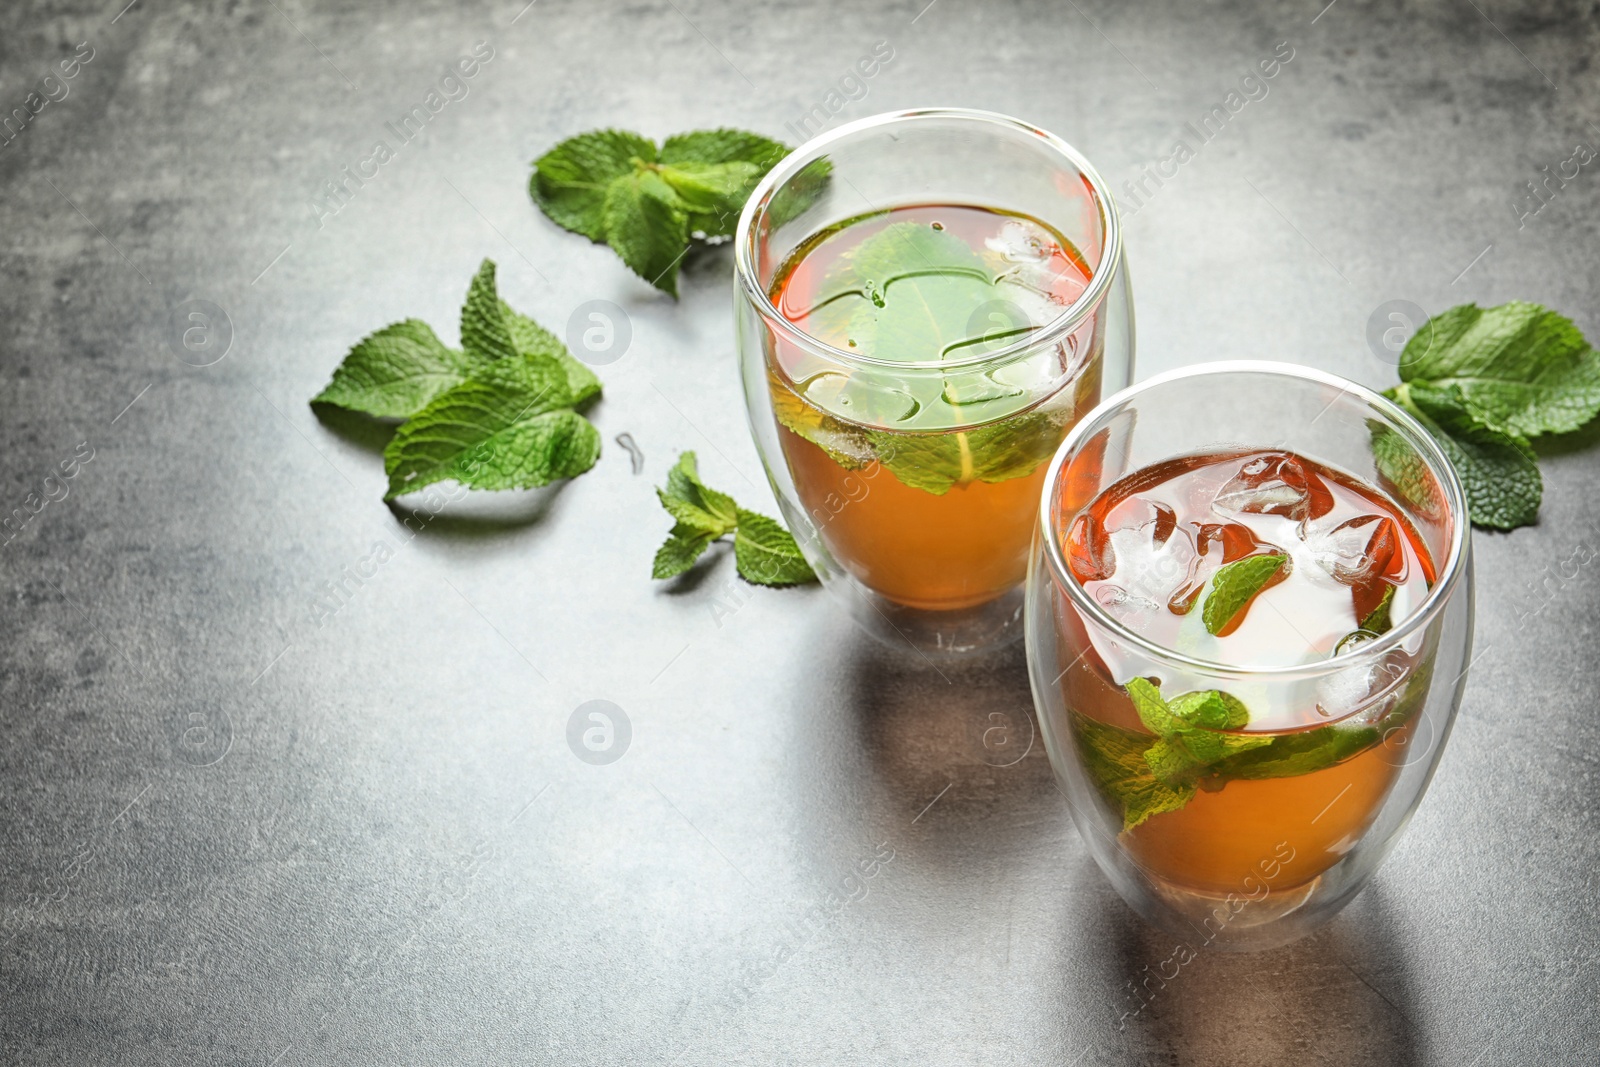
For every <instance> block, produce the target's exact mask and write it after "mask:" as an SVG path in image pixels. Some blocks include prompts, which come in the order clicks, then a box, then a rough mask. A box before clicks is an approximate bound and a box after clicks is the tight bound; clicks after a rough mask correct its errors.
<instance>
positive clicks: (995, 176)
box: [735, 110, 1133, 654]
mask: <svg viewBox="0 0 1600 1067" xmlns="http://www.w3.org/2000/svg"><path fill="white" fill-rule="evenodd" d="M1120 232H1121V231H1120V228H1119V225H1118V221H1117V214H1116V209H1115V207H1114V205H1113V203H1112V200H1111V197H1110V195H1109V193H1108V191H1107V190H1106V188H1105V186H1104V183H1103V182H1102V181H1101V179H1100V178H1099V176H1098V175H1096V174H1095V172H1094V170H1093V168H1091V167H1090V166H1089V164H1088V163H1087V162H1086V161H1085V160H1084V159H1083V158H1082V157H1081V156H1080V155H1079V154H1078V153H1077V152H1075V151H1074V150H1073V149H1072V148H1071V147H1070V146H1068V145H1067V144H1066V143H1065V142H1063V141H1061V140H1060V139H1059V138H1056V137H1054V136H1052V135H1050V134H1048V133H1045V132H1044V131H1043V130H1040V129H1037V128H1035V127H1033V126H1029V125H1027V124H1026V123H1022V122H1018V121H1017V120H1015V119H1010V118H1006V117H1004V116H1001V115H994V114H990V113H987V112H979V111H964V110H921V111H906V112H898V113H894V114H888V115H880V116H877V117H875V118H869V119H864V120H862V121H860V122H855V123H851V124H849V125H846V126H842V127H840V128H839V129H837V130H833V131H831V132H829V133H827V134H824V135H823V136H821V137H818V138H817V139H815V140H813V141H811V142H809V143H807V144H805V145H803V146H801V147H800V148H799V149H797V150H796V151H795V152H794V153H793V154H791V155H790V156H789V157H788V158H786V159H785V160H783V161H782V162H781V163H779V164H778V165H777V166H776V167H775V168H773V170H772V171H771V172H770V173H769V174H768V175H767V177H766V179H765V180H764V181H763V182H762V183H761V185H760V186H759V187H758V188H757V189H756V191H755V192H754V193H753V194H752V195H751V197H750V199H749V201H748V203H747V204H746V207H745V210H744V215H743V217H742V218H741V220H740V223H739V228H738V231H737V233H736V236H735V242H736V248H735V261H736V270H737V273H738V280H737V283H736V318H737V328H738V345H739V355H740V360H741V364H742V369H743V375H744V385H745V397H746V401H747V404H748V408H749V413H750V422H751V427H752V430H753V431H754V435H755V441H756V445H757V448H758V449H759V450H760V452H761V456H762V460H763V462H764V463H765V465H766V469H767V473H768V476H769V477H770V479H771V481H772V484H773V487H774V489H775V490H776V492H777V495H778V499H779V503H780V506H781V507H782V509H783V513H784V517H785V519H787V521H788V524H789V527H790V529H791V530H793V531H794V533H795V535H796V537H797V539H798V540H799V542H800V544H801V546H802V548H803V549H804V550H805V551H806V554H807V556H808V558H810V560H811V562H812V564H813V566H814V567H815V568H816V570H817V572H818V574H820V575H821V577H822V580H823V582H824V584H825V585H827V586H828V588H829V589H830V590H832V591H833V592H835V593H836V594H838V595H839V596H840V597H841V598H842V599H843V600H844V602H845V603H846V604H847V606H848V607H849V609H850V610H851V612H852V614H853V615H854V616H855V617H856V618H857V619H858V620H859V621H860V622H861V623H862V624H863V625H864V626H865V627H866V628H867V629H868V630H869V631H870V632H872V633H874V634H876V635H878V636H880V637H883V638H884V639H886V640H888V641H889V642H890V643H895V644H904V643H909V644H910V645H912V646H913V647H915V648H917V649H919V650H921V651H922V652H924V654H930V653H966V652H972V651H977V650H981V649H984V648H988V647H992V646H994V645H996V644H1000V643H1003V642H1005V641H1007V640H1009V639H1011V638H1014V637H1017V636H1019V635H1020V634H1021V631H1022V626H1021V614H1022V585H1023V579H1024V578H1025V576H1026V573H1027V563H1028V545H1029V543H1030V540H1031V538H1032V532H1033V524H1034V513H1035V510H1036V506H1037V502H1038V498H1039V491H1040V488H1041V486H1042V484H1043V479H1044V474H1045V467H1046V466H1047V464H1048V462H1049V459H1050V457H1051V456H1052V455H1053V454H1054V453H1055V450H1056V448H1057V446H1058V445H1059V444H1060V443H1061V440H1062V438H1063V437H1064V436H1065V435H1066V432H1067V430H1068V429H1069V428H1070V427H1071V426H1072V425H1073V423H1075V422H1076V421H1077V420H1078V419H1079V418H1081V417H1082V416H1083V415H1084V414H1085V413H1087V412H1088V411H1089V410H1090V409H1091V408H1093V407H1094V405H1095V404H1096V403H1098V402H1099V400H1100V397H1101V395H1102V391H1115V390H1116V389H1118V388H1121V387H1122V386H1123V385H1125V384H1126V383H1127V381H1128V380H1129V377H1130V375H1131V368H1132V358H1133V321H1132V310H1131V304H1130V300H1129V295H1128V283H1127V272H1126V270H1125V269H1124V267H1123V262H1122V244H1121V236H1120Z"/></svg>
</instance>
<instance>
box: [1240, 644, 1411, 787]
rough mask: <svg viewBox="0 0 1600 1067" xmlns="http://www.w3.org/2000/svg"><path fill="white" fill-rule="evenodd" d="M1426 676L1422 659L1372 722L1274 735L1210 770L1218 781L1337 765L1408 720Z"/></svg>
mask: <svg viewBox="0 0 1600 1067" xmlns="http://www.w3.org/2000/svg"><path fill="white" fill-rule="evenodd" d="M1432 679H1433V664H1432V661H1427V662H1424V663H1423V664H1422V665H1421V666H1420V667H1418V668H1417V669H1416V670H1415V671H1414V672H1413V673H1412V675H1411V678H1410V680H1408V681H1407V682H1406V686H1405V689H1404V690H1403V691H1402V692H1401V694H1400V696H1399V699H1397V700H1396V701H1395V702H1394V706H1393V707H1391V708H1390V709H1389V710H1388V711H1387V712H1386V713H1385V714H1384V715H1383V716H1382V718H1380V719H1379V720H1378V721H1377V722H1376V723H1360V722H1345V723H1330V724H1329V725H1327V726H1321V727H1318V728H1317V729H1315V730H1305V731H1302V732H1299V733H1292V734H1279V735H1277V736H1275V737H1274V738H1273V739H1272V743H1271V744H1270V745H1264V746H1262V747H1261V748H1259V749H1256V750H1254V751H1250V752H1243V753H1239V754H1236V755H1233V756H1231V757H1229V758H1227V759H1225V760H1222V761H1221V762H1219V763H1217V764H1216V765H1215V766H1214V767H1212V769H1211V772H1212V774H1213V775H1215V776H1216V778H1217V779H1218V780H1219V781H1223V782H1226V781H1229V780H1231V779H1241V780H1257V779H1262V778H1292V777H1295V776H1296V775H1301V774H1311V773H1313V772H1315V771H1320V770H1324V769H1326V768H1328V767H1332V766H1334V765H1335V764H1338V763H1343V762H1344V761H1345V760H1347V759H1349V758H1350V757H1352V756H1355V755H1358V754H1360V753H1361V752H1364V751H1366V750H1367V749H1368V748H1370V747H1372V746H1373V745H1375V744H1377V743H1378V742H1380V741H1382V740H1383V739H1384V738H1385V737H1386V736H1388V735H1389V734H1390V733H1391V732H1392V731H1394V730H1397V729H1399V728H1400V727H1402V726H1404V725H1405V724H1406V723H1407V722H1409V721H1410V720H1411V718H1412V716H1414V715H1415V714H1416V713H1417V712H1418V711H1419V710H1420V709H1421V708H1422V703H1423V701H1424V700H1426V699H1427V696H1428V688H1429V685H1430V683H1431V681H1432Z"/></svg>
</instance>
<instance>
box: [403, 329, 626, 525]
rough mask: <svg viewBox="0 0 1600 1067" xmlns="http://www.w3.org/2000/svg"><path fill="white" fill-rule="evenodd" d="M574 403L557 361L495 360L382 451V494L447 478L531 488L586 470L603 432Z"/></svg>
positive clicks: (477, 484)
mask: <svg viewBox="0 0 1600 1067" xmlns="http://www.w3.org/2000/svg"><path fill="white" fill-rule="evenodd" d="M571 402H572V394H571V392H570V391H569V389H568V387H567V381H566V377H565V375H564V373H563V372H562V369H561V366H560V365H559V364H558V363H556V361H555V360H552V359H548V358H539V357H527V356H521V355H517V356H513V357H512V358H510V359H503V360H497V361H496V362H494V363H492V364H490V365H489V366H488V367H486V368H485V369H484V370H482V371H481V372H479V373H478V374H476V375H474V376H473V377H472V378H469V379H468V380H467V381H465V382H463V383H461V384H460V385H458V386H456V387H455V388H453V389H450V390H447V391H446V392H444V393H441V394H440V395H439V396H437V397H435V398H434V399H433V401H432V402H431V403H429V404H428V406H427V407H425V408H423V409H422V410H421V411H419V412H417V413H416V414H415V415H413V416H412V417H411V419H410V420H409V421H407V422H406V423H405V424H403V425H402V426H401V427H400V429H399V431H398V432H396V434H395V436H394V438H393V439H392V440H391V441H390V442H389V445H388V447H387V448H385V449H384V452H383V459H384V468H385V470H386V471H387V472H388V475H389V491H388V492H387V493H386V494H385V496H384V499H386V500H392V499H394V498H395V497H397V496H399V495H401V494H403V493H410V492H414V491H416V490H418V489H421V488H423V487H424V486H427V485H431V484H432V483H434V482H438V481H444V480H446V479H451V480H454V481H457V482H460V483H461V484H462V485H467V486H471V487H473V488H476V489H531V488H534V487H536V486H541V485H547V484H549V483H550V482H553V481H555V480H556V479H558V478H573V477H576V476H577V475H579V474H582V473H583V472H584V471H586V470H588V469H589V468H590V467H592V466H594V464H595V461H596V460H597V459H599V457H600V433H599V431H598V430H596V429H595V428H594V426H593V425H592V424H591V423H590V422H589V421H588V420H587V419H585V418H584V417H583V416H582V415H579V414H578V413H577V412H575V411H572V410H571V409H570V406H569V405H570V404H571Z"/></svg>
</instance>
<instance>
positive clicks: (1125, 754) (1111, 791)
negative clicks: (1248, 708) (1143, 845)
mask: <svg viewBox="0 0 1600 1067" xmlns="http://www.w3.org/2000/svg"><path fill="white" fill-rule="evenodd" d="M1072 727H1073V731H1074V733H1075V735H1076V737H1077V740H1078V754H1079V756H1080V758H1081V759H1082V760H1083V765H1084V769H1085V770H1087V771H1088V773H1089V777H1090V779H1091V780H1092V781H1093V782H1094V783H1095V785H1096V787H1097V788H1098V789H1099V791H1100V795H1101V796H1103V797H1105V799H1106V802H1107V803H1109V804H1112V805H1113V806H1115V807H1116V808H1118V809H1120V810H1121V812H1122V828H1123V829H1124V830H1132V829H1133V828H1134V827H1136V826H1138V825H1139V824H1140V823H1142V822H1144V821H1145V820H1146V819H1148V818H1150V817H1151V816H1152V815H1159V814H1161V813H1162V812H1167V811H1177V810H1178V809H1179V808H1181V807H1183V806H1184V805H1185V804H1187V803H1189V801H1191V800H1193V799H1194V794H1195V784H1194V783H1193V782H1180V783H1179V784H1177V785H1170V784H1168V783H1167V782H1166V781H1165V780H1163V779H1162V778H1159V777H1157V776H1156V774H1155V773H1154V771H1153V770H1152V769H1151V764H1150V761H1149V760H1148V758H1147V755H1146V754H1147V752H1148V751H1149V750H1150V749H1151V748H1152V747H1154V745H1155V744H1158V743H1159V742H1157V741H1156V740H1155V739H1154V738H1151V737H1149V736H1147V735H1145V734H1141V733H1137V732H1135V731H1133V730H1124V729H1122V728H1121V727H1118V726H1109V725H1107V724H1106V723H1102V722H1097V721H1096V720H1094V719H1091V718H1089V717H1088V716H1087V715H1082V714H1080V713H1078V712H1076V711H1074V712H1072Z"/></svg>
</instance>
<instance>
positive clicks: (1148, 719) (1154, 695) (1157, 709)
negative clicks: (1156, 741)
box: [1123, 678, 1179, 737]
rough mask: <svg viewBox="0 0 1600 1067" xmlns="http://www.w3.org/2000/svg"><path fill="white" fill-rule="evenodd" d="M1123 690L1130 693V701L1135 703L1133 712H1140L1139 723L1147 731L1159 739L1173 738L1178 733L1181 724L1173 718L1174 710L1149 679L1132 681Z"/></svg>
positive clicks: (1134, 679)
mask: <svg viewBox="0 0 1600 1067" xmlns="http://www.w3.org/2000/svg"><path fill="white" fill-rule="evenodd" d="M1123 688H1124V689H1125V690H1126V691H1127V693H1128V699H1129V700H1131V701H1133V710H1134V711H1136V712H1138V714H1139V721H1140V722H1142V723H1144V727H1145V729H1146V730H1149V731H1150V732H1151V733H1153V734H1155V735H1156V736H1157V737H1171V736H1172V735H1173V734H1175V733H1177V732H1178V729H1179V722H1178V720H1177V719H1176V718H1175V717H1174V716H1173V714H1172V709H1171V708H1169V707H1167V702H1166V701H1165V700H1162V699H1161V690H1159V689H1157V688H1156V687H1155V685H1154V683H1152V682H1151V681H1150V680H1149V679H1148V678H1133V679H1130V680H1129V682H1128V684H1127V685H1125V686H1123Z"/></svg>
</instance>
